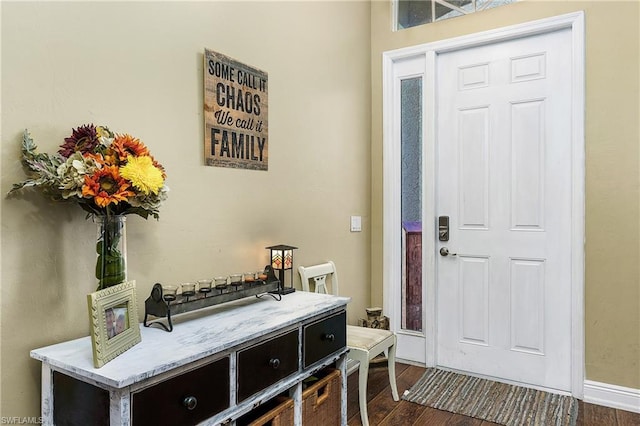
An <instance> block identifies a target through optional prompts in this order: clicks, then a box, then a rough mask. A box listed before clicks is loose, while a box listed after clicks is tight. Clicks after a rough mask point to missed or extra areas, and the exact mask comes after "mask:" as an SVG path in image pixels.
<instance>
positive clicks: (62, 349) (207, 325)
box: [31, 291, 351, 388]
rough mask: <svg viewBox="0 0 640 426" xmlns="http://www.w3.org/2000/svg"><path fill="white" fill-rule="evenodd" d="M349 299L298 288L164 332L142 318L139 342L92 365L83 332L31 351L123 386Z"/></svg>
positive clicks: (177, 323)
mask: <svg viewBox="0 0 640 426" xmlns="http://www.w3.org/2000/svg"><path fill="white" fill-rule="evenodd" d="M350 300H351V299H350V298H348V297H338V296H332V295H326V294H317V293H308V292H301V291H297V292H295V293H291V294H288V295H285V296H283V297H282V300H281V301H277V300H275V299H273V298H272V297H269V296H266V297H263V298H256V297H248V298H246V299H241V300H236V301H234V302H229V303H225V304H221V305H215V306H212V307H209V308H205V309H201V310H198V311H194V312H189V313H185V314H181V315H178V316H173V317H172V320H173V324H174V329H173V331H172V332H171V333H168V332H166V331H164V330H162V329H161V328H159V327H157V326H153V327H150V328H147V327H144V326H143V325H142V324H140V325H139V326H140V332H141V335H142V342H141V343H139V344H137V345H136V346H134V347H132V348H131V349H129V350H128V351H127V352H125V353H124V354H122V355H120V356H118V357H116V358H115V359H114V360H112V361H110V362H108V363H107V364H105V365H104V366H103V367H101V368H94V366H93V357H92V348H91V339H90V337H88V336H87V337H83V338H80V339H76V340H71V341H68V342H63V343H59V344H56V345H52V346H47V347H44V348H40V349H35V350H33V351H31V357H32V358H35V359H37V360H40V361H42V362H43V363H47V364H49V365H50V366H51V367H52V368H54V369H56V370H59V371H62V372H68V373H71V374H75V375H76V376H80V377H83V378H87V379H90V380H93V381H94V382H96V383H100V384H103V385H106V386H108V387H112V388H124V387H126V386H129V385H131V384H133V383H138V382H140V381H142V380H145V379H147V378H150V377H154V376H156V375H158V374H161V373H164V372H167V371H170V370H173V369H176V368H179V367H181V366H184V365H188V364H190V363H192V362H194V361H197V360H200V359H203V358H206V357H208V356H210V355H214V354H217V353H220V352H224V351H225V350H228V349H230V348H233V347H235V346H238V345H240V344H242V343H244V342H248V341H251V340H253V339H256V338H259V337H261V336H263V335H265V334H268V333H271V332H274V331H277V330H279V329H282V328H285V327H287V326H290V325H294V324H297V323H300V322H301V321H304V320H307V319H309V318H312V317H314V316H317V315H321V314H323V313H325V312H329V311H332V310H334V309H338V308H341V307H345V306H346V304H347V303H349V301H350Z"/></svg>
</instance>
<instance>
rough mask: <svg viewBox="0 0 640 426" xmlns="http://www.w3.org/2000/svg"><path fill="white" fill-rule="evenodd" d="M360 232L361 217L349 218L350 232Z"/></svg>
mask: <svg viewBox="0 0 640 426" xmlns="http://www.w3.org/2000/svg"><path fill="white" fill-rule="evenodd" d="M360 231H362V216H351V232H360Z"/></svg>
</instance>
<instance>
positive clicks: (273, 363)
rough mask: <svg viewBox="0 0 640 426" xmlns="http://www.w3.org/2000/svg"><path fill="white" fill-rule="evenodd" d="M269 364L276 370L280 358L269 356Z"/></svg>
mask: <svg viewBox="0 0 640 426" xmlns="http://www.w3.org/2000/svg"><path fill="white" fill-rule="evenodd" d="M269 365H270V366H271V368H273V369H274V370H277V369H278V367H280V360H279V359H278V358H271V359H270V360H269Z"/></svg>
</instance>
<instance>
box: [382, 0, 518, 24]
mask: <svg viewBox="0 0 640 426" xmlns="http://www.w3.org/2000/svg"><path fill="white" fill-rule="evenodd" d="M515 1H516V0H449V1H445V0H395V1H394V12H395V14H394V15H395V19H394V21H395V22H394V27H395V29H396V30H402V29H405V28H411V27H415V26H417V25H423V24H428V23H430V22H436V21H442V20H443V19H448V18H455V17H456V16H462V15H468V14H470V13H474V12H480V11H482V10H486V9H491V8H493V7H497V6H502V5H505V4H509V3H514V2H515Z"/></svg>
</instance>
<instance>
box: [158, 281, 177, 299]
mask: <svg viewBox="0 0 640 426" xmlns="http://www.w3.org/2000/svg"><path fill="white" fill-rule="evenodd" d="M177 291H178V287H177V286H175V285H165V286H162V298H163V299H164V300H165V301H166V302H171V301H173V300H176V293H177Z"/></svg>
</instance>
